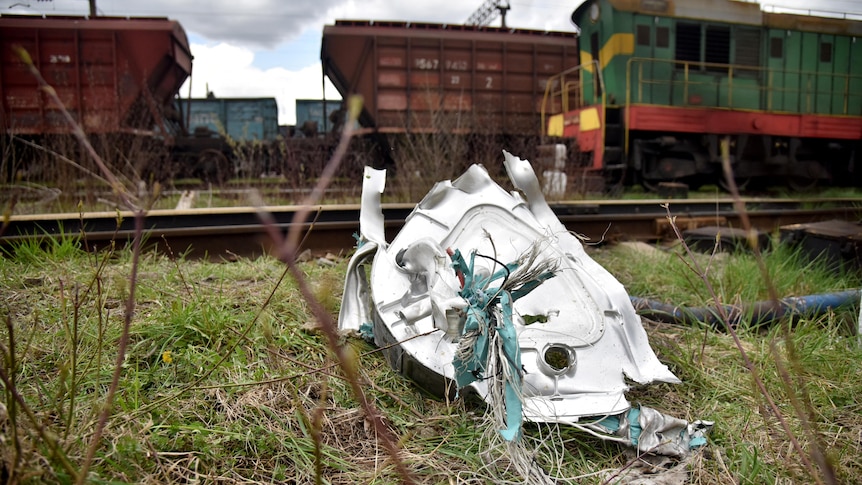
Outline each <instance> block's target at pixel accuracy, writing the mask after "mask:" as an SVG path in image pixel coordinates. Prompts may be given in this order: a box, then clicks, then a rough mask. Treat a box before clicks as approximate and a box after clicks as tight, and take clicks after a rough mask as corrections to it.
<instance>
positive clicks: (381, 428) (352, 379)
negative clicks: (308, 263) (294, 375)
mask: <svg viewBox="0 0 862 485" xmlns="http://www.w3.org/2000/svg"><path fill="white" fill-rule="evenodd" d="M286 256H291V257H289V258H286V259H283V261H284V262H285V264H287V267H288V268H289V269H290V274H291V276H293V278H294V280H296V282H297V286H298V287H299V291H300V293H302V296H303V298H305V300H306V301H307V302H308V306H309V308H310V309H311V312H312V313H313V314H314V316H315V317H316V318H317V321H318V322H320V326H321V329H322V331H323V334H324V335H326V339H327V343H328V344H329V348H330V350H332V352H333V353H334V354H335V357H336V358H337V359H338V363H339V364H340V365H341V370H342V372H344V376H345V378H346V379H347V382H348V383H349V384H350V388H351V390H352V391H353V396H354V397H355V398H356V399H357V400H358V401H359V404H360V406H362V409H363V411H365V415H366V417H367V419H368V420H369V421H370V422H371V423H372V425H373V426H374V431H375V432H376V433H377V436H378V437H379V438H380V441H382V442H383V447H384V448H386V451H387V452H388V453H389V456H390V457H391V458H392V461H393V462H394V463H395V469H396V470H397V471H398V475H399V476H400V477H401V481H402V482H403V483H407V484H414V483H416V481H415V480H414V479H413V476H412V474H411V473H410V472H409V470H407V466H406V465H405V464H404V461H403V460H402V459H401V454H400V450H399V449H398V446H397V444H396V443H397V440H396V439H395V436H394V435H393V433H392V430H390V429H389V427H387V426H386V423H384V421H383V416H382V415H381V414H380V412H379V411H378V410H377V408H376V407H375V406H374V405H373V404H371V402H370V401H369V400H368V397H367V396H366V395H365V392H364V391H363V390H362V385H361V384H360V377H359V372H358V370H357V367H356V365H357V361H358V359H357V358H356V354H355V353H353V352H352V351H351V350H350V348H349V347H347V346H345V345H342V344H341V342H339V336H338V330H337V327H336V325H335V321H334V320H333V319H332V316H330V315H329V313H328V312H327V311H326V309H325V308H323V305H321V304H320V302H319V301H317V299H316V298H315V296H314V292H313V291H311V288H310V287H309V286H308V283H307V282H306V280H305V275H303V274H302V271H301V270H300V269H299V267H298V266H297V265H296V262H295V260H294V259H293V258H292V256H294V254H293V251H290V252H289V253H287V254H286Z"/></svg>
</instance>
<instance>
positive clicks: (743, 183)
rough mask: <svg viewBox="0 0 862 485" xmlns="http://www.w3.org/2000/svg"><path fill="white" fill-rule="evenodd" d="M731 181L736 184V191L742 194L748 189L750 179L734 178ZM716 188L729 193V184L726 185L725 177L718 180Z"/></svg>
mask: <svg viewBox="0 0 862 485" xmlns="http://www.w3.org/2000/svg"><path fill="white" fill-rule="evenodd" d="M733 181H734V182H735V183H736V188H737V190H739V191H740V192H742V191H743V190H745V189H746V188H748V185H749V184H751V177H737V178H734V179H733ZM718 186H719V187H721V190H723V191H725V192H730V184H728V183H727V179H726V178H725V177H719V178H718Z"/></svg>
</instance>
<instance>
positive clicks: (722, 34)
mask: <svg viewBox="0 0 862 485" xmlns="http://www.w3.org/2000/svg"><path fill="white" fill-rule="evenodd" d="M704 57H705V59H704V60H705V61H706V62H707V63H709V64H730V28H728V27H719V26H716V25H708V26H707V27H706V50H705V52H704ZM706 69H707V70H709V71H723V70H726V69H727V68H725V67H724V66H714V65H710V66H706Z"/></svg>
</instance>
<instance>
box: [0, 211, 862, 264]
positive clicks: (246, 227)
mask: <svg viewBox="0 0 862 485" xmlns="http://www.w3.org/2000/svg"><path fill="white" fill-rule="evenodd" d="M740 202H741V204H742V205H743V206H744V213H745V214H747V217H748V219H749V220H750V221H751V224H752V226H753V227H755V228H757V229H759V230H761V231H768V232H771V231H775V230H777V229H778V228H779V227H782V226H785V225H789V224H801V223H810V222H820V221H826V220H843V221H853V222H855V221H858V220H859V219H860V216H862V200H859V199H838V198H828V199H804V200H791V199H761V198H746V199H742V200H741V201H740ZM665 204H666V205H665ZM551 207H552V209H553V210H554V212H555V213H556V214H557V216H558V217H559V218H560V220H561V221H562V222H563V223H564V224H565V225H566V227H567V228H568V229H569V230H571V231H574V232H576V233H578V234H580V235H583V236H584V237H586V238H587V240H588V241H590V242H596V243H599V242H613V241H621V240H642V241H658V240H662V239H669V238H673V237H674V236H673V230H672V227H671V225H670V223H669V220H668V214H670V215H671V216H673V217H674V218H675V219H674V220H675V223H676V225H677V227H678V228H680V229H681V230H685V229H689V228H695V227H703V226H726V227H737V228H738V227H742V222H741V219H740V218H741V216H742V213H741V212H740V211H739V210H737V208H736V207H735V206H734V203H733V201H732V200H730V199H721V200H705V199H681V200H669V201H666V202H663V201H660V200H644V201H604V200H603V201H578V202H561V203H555V204H551ZM413 208H414V205H413V204H389V205H384V206H383V213H384V217H385V221H386V223H385V224H386V230H387V233H388V234H387V237H388V238H390V240H391V238H392V237H394V235H395V234H396V233H397V232H398V229H399V228H400V227H401V225H402V224H403V222H404V219H405V218H406V217H407V216H408V214H410V212H411V211H412V210H413ZM298 209H299V207H298V206H276V207H268V208H266V211H267V212H269V214H270V215H271V216H272V219H273V220H274V221H275V224H276V225H277V227H278V229H279V230H281V231H282V232H286V231H287V230H288V229H289V228H290V226H291V225H292V224H294V223H293V218H294V215H295V214H296V212H297V210H298ZM301 226H302V227H301V229H302V231H303V233H304V235H305V236H304V239H303V243H302V248H301V249H310V250H312V251H313V252H320V253H323V252H336V253H337V252H347V251H349V250H350V249H351V248H353V247H354V246H355V242H356V241H355V239H354V237H353V235H354V234H356V233H357V232H358V231H359V206H358V205H328V206H319V207H315V208H314V210H313V211H312V212H311V215H310V216H309V217H308V220H307V222H305V223H302V224H301ZM145 228H146V230H147V245H148V247H155V248H157V249H158V250H160V251H166V250H168V249H170V251H171V252H173V253H174V254H185V255H186V256H187V257H209V258H211V259H221V258H227V259H231V258H235V257H254V256H256V255H259V254H262V253H264V252H267V251H269V250H270V249H271V247H272V241H271V240H270V239H269V237H268V236H267V235H266V231H265V227H264V225H263V223H262V222H261V219H260V215H259V213H258V210H257V209H255V208H252V207H234V208H220V209H188V210H154V211H151V212H150V213H148V215H147V218H146V221H145ZM133 233H134V221H133V216H132V214H131V213H122V212H121V213H117V212H98V213H83V214H44V215H30V216H12V217H11V218H10V219H9V220H8V222H7V223H6V224H5V225H4V226H3V229H2V233H0V248H5V249H9V248H11V247H13V245H14V244H16V243H19V242H21V241H25V240H32V239H34V238H35V239H44V238H64V237H65V238H68V237H74V238H80V241H81V242H82V243H83V244H86V247H88V248H97V249H98V248H104V247H106V246H107V245H109V244H110V242H111V241H112V240H113V241H117V242H118V243H120V244H124V243H126V242H128V241H130V240H131V237H132V235H133Z"/></svg>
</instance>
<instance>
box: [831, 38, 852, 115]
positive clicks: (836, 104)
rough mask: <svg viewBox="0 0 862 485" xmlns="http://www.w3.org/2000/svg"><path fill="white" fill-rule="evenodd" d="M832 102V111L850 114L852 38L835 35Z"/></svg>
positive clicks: (836, 113)
mask: <svg viewBox="0 0 862 485" xmlns="http://www.w3.org/2000/svg"><path fill="white" fill-rule="evenodd" d="M832 46H833V51H832V68H833V71H832V72H833V73H834V75H833V77H832V103H831V106H830V112H831V113H832V114H834V115H844V114H848V112H847V108H848V102H849V94H850V93H849V91H848V90H849V88H850V76H849V73H850V38H849V37H845V36H838V35H836V36H835V42H834V43H833V44H832Z"/></svg>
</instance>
